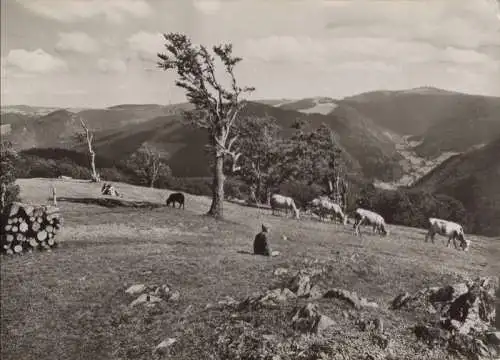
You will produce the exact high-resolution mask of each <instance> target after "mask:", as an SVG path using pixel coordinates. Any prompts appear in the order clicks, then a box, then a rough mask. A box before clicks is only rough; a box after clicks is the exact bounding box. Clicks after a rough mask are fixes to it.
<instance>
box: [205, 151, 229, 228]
mask: <svg viewBox="0 0 500 360" xmlns="http://www.w3.org/2000/svg"><path fill="white" fill-rule="evenodd" d="M213 177H214V179H213V183H212V205H211V206H210V210H209V211H208V213H207V215H210V216H213V217H215V218H222V217H223V216H224V180H225V176H224V155H223V154H222V155H221V154H218V155H217V157H216V160H215V167H214V173H213Z"/></svg>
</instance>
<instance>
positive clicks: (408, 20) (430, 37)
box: [325, 0, 500, 49]
mask: <svg viewBox="0 0 500 360" xmlns="http://www.w3.org/2000/svg"><path fill="white" fill-rule="evenodd" d="M492 1H493V2H496V0H476V1H470V0H453V1H435V2H432V5H431V3H430V2H427V1H398V2H392V3H391V6H382V5H381V3H380V2H375V1H366V0H365V1H363V0H359V1H351V2H349V1H347V2H342V3H341V4H343V5H342V6H336V7H334V8H332V7H327V8H326V10H325V12H327V13H328V17H329V19H330V21H329V22H328V25H327V28H328V29H329V30H330V34H331V36H335V37H356V36H371V37H388V38H393V39H398V40H404V41H413V40H415V41H423V42H428V43H431V44H434V45H436V46H441V47H446V46H453V47H463V48H470V49H474V48H477V47H479V46H487V45H489V44H492V43H495V44H499V43H500V24H499V23H498V20H497V19H496V18H495V16H492V15H494V14H495V13H498V6H496V5H495V4H493V6H492ZM330 8H331V11H330Z"/></svg>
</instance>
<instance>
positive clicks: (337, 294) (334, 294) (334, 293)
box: [323, 288, 378, 310]
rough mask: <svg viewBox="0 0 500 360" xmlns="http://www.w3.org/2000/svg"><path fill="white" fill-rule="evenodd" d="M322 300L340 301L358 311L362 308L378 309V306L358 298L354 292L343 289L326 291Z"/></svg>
mask: <svg viewBox="0 0 500 360" xmlns="http://www.w3.org/2000/svg"><path fill="white" fill-rule="evenodd" d="M323 297H324V298H327V299H340V300H343V301H345V302H347V303H348V304H349V305H351V306H352V307H354V308H355V309H357V310H359V309H362V308H364V307H374V308H376V307H378V304H377V303H375V302H370V301H368V300H366V299H365V298H360V297H358V295H357V294H356V293H355V292H350V291H347V290H343V289H336V288H335V289H331V290H328V291H327V292H326V293H325V294H324V295H323Z"/></svg>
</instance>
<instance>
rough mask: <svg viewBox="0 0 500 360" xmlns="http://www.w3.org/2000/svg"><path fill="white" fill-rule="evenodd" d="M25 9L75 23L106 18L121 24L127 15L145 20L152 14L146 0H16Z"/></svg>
mask: <svg viewBox="0 0 500 360" xmlns="http://www.w3.org/2000/svg"><path fill="white" fill-rule="evenodd" d="M16 1H17V2H18V3H20V4H21V5H22V6H23V7H24V8H26V9H28V10H30V11H32V12H34V13H36V14H38V15H40V16H44V17H47V18H50V19H54V20H58V21H61V22H75V21H81V20H86V19H91V18H94V17H97V16H104V17H105V18H106V20H107V21H110V22H114V23H117V22H121V21H122V20H123V18H124V16H125V15H127V16H131V17H136V18H145V17H147V16H149V15H150V14H151V13H152V9H151V7H150V5H149V4H148V3H147V2H146V1H145V0H63V1H61V0H16Z"/></svg>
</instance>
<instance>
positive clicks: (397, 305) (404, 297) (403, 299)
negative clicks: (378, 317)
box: [391, 292, 410, 310]
mask: <svg viewBox="0 0 500 360" xmlns="http://www.w3.org/2000/svg"><path fill="white" fill-rule="evenodd" d="M408 301H410V294H408V293H407V292H404V293H402V294H399V295H398V296H396V297H395V298H394V300H392V303H391V309H393V310H397V309H401V308H402V307H403V306H405V305H406V304H407V303H408Z"/></svg>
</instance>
